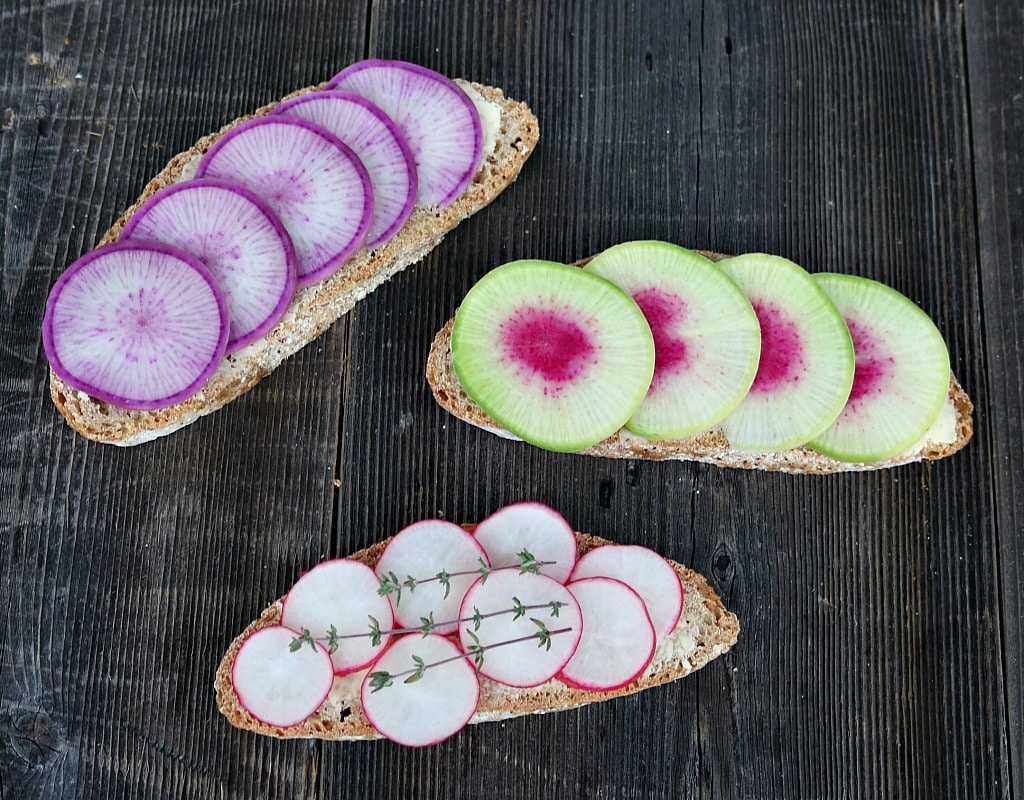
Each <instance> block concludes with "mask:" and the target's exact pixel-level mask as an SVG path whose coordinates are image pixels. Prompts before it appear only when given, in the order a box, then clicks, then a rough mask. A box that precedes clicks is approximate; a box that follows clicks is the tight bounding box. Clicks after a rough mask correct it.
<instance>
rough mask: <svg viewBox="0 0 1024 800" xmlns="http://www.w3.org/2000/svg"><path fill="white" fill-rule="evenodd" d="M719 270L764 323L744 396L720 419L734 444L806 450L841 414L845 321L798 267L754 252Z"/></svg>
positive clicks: (848, 349) (846, 386)
mask: <svg viewBox="0 0 1024 800" xmlns="http://www.w3.org/2000/svg"><path fill="white" fill-rule="evenodd" d="M718 266H719V268H720V269H721V270H722V271H723V272H725V274H726V275H728V276H729V277H730V278H732V279H733V280H734V281H735V282H736V283H737V285H739V287H740V289H742V290H743V292H744V293H745V294H746V295H747V298H748V299H749V300H750V304H751V305H752V306H753V307H754V311H755V312H756V314H757V318H758V320H759V322H760V323H761V358H760V362H759V364H758V367H757V375H756V376H755V378H754V383H753V384H752V385H751V387H750V391H749V392H748V393H747V396H746V397H744V398H743V400H742V402H740V404H739V405H738V406H737V407H736V409H735V410H734V411H733V412H732V413H731V414H730V415H729V416H727V417H726V418H725V419H724V420H722V429H723V430H724V431H725V435H726V436H727V437H728V438H729V444H730V445H731V446H732V447H733V448H735V449H736V450H741V451H745V452H757V453H765V452H776V451H779V450H788V449H789V448H791V447H796V446H798V445H801V444H804V443H806V442H808V441H810V440H811V439H813V438H814V437H815V436H818V435H819V434H820V433H821V432H822V431H824V430H825V429H826V428H827V427H828V426H829V425H831V424H832V422H833V421H834V420H835V418H836V417H838V416H839V412H840V411H842V410H843V405H844V404H845V403H846V398H847V397H849V396H850V387H851V386H852V385H853V368H854V359H853V342H852V341H851V339H850V332H849V330H848V329H847V327H846V323H845V322H844V321H843V316H842V314H840V313H839V310H838V309H837V308H836V307H835V305H834V304H833V303H832V301H831V300H829V298H828V295H826V294H825V292H824V291H823V290H822V289H821V287H820V286H818V284H817V283H816V282H815V281H814V279H813V278H811V276H810V275H808V274H807V273H806V272H805V271H804V270H803V269H802V268H801V267H799V266H797V265H796V264H794V263H793V262H792V261H788V260H786V259H785V258H780V257H779V256H770V255H765V254H763V253H750V254H748V255H744V256H737V257H736V258H729V259H726V260H724V261H720V262H719V264H718Z"/></svg>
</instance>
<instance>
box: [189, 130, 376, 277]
mask: <svg viewBox="0 0 1024 800" xmlns="http://www.w3.org/2000/svg"><path fill="white" fill-rule="evenodd" d="M196 177H197V178H204V177H206V178H221V179H223V180H228V181H232V182H234V183H240V184H242V185H243V186H245V187H246V188H247V189H250V190H251V191H253V192H255V193H256V194H258V195H259V196H260V197H262V198H263V199H264V200H265V201H266V202H267V205H269V206H270V208H272V209H273V210H274V213H276V214H277V216H278V217H280V218H281V222H283V223H284V227H285V229H286V230H287V231H288V234H289V235H290V236H291V237H292V244H293V245H294V246H295V255H296V258H297V261H298V285H299V286H309V285H311V284H314V283H316V282H317V281H320V280H322V279H324V278H326V277H328V276H329V275H331V274H333V273H334V272H335V271H336V270H337V269H338V267H340V266H341V265H342V263H343V262H344V261H345V259H347V258H348V257H349V256H350V255H351V254H352V253H354V252H355V251H356V249H358V248H359V247H360V245H362V244H363V242H364V241H365V239H366V232H367V231H368V230H369V228H370V220H371V219H372V218H373V190H372V188H371V185H370V176H369V175H367V173H366V168H365V167H364V166H363V165H362V163H361V162H360V161H359V159H358V158H357V157H356V155H355V153H353V152H352V150H351V149H350V148H348V147H347V146H346V145H344V144H343V143H342V142H341V141H340V140H339V139H338V137H337V136H334V135H333V134H331V133H328V132H327V131H325V130H324V129H323V128H320V127H318V126H316V125H313V124H312V123H310V122H306V121H305V120H300V119H290V118H288V117H280V116H268V117H259V118H257V119H251V120H249V121H248V122H244V123H242V124H241V125H239V126H238V127H236V128H232V129H231V130H230V131H228V132H227V133H225V134H224V135H223V136H221V137H220V138H219V139H218V140H217V141H216V142H215V143H214V145H213V147H211V148H210V150H209V151H208V152H207V153H206V155H205V156H203V159H202V161H200V162H199V167H198V168H197V170H196Z"/></svg>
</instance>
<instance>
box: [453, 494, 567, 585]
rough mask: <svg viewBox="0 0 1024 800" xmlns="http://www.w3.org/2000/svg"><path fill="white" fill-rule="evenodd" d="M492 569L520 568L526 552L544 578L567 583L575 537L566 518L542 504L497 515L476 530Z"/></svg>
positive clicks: (515, 507)
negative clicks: (539, 565)
mask: <svg viewBox="0 0 1024 800" xmlns="http://www.w3.org/2000/svg"><path fill="white" fill-rule="evenodd" d="M473 535H474V536H475V537H476V540H477V541H478V542H480V544H481V545H482V546H483V548H484V550H486V551H487V558H488V560H489V561H490V562H491V567H493V568H494V569H499V568H501V567H514V566H519V564H520V563H521V562H520V557H519V554H520V553H521V552H523V551H524V550H525V551H527V552H528V553H529V554H530V555H532V556H533V557H534V558H535V559H536V560H537V561H542V562H549V563H545V564H543V565H542V566H541V568H540V571H541V573H542V574H544V575H547V576H548V577H549V578H554V579H555V580H556V581H558V582H559V583H565V581H566V580H567V579H568V577H569V573H571V572H572V568H573V565H574V564H575V563H576V534H575V532H573V529H572V526H570V525H569V523H568V522H566V521H565V517H563V516H562V515H561V514H559V513H558V512H557V511H555V510H554V509H553V508H549V507H548V506H546V505H544V504H543V503H532V502H526V503H514V504H513V505H510V506H505V507H504V508H502V509H499V510H498V511H495V512H494V513H493V514H491V516H489V517H487V519H485V520H484V521H483V522H481V523H480V524H479V525H477V526H476V528H474V529H473Z"/></svg>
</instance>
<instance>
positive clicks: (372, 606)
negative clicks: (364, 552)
mask: <svg viewBox="0 0 1024 800" xmlns="http://www.w3.org/2000/svg"><path fill="white" fill-rule="evenodd" d="M379 585H380V582H379V581H378V580H377V576H376V575H374V573H373V570H372V569H370V568H369V567H368V566H366V565H365V564H363V563H361V562H359V561H353V560H352V559H349V558H336V559H332V560H331V561H324V562H322V563H320V564H317V565H316V566H315V567H313V569H311V570H309V572H307V573H305V574H304V575H303V576H302V577H301V578H299V580H298V581H296V583H295V585H294V586H292V588H291V589H290V590H289V592H288V594H287V596H286V597H285V599H284V608H283V609H282V610H281V624H282V625H284V626H286V627H288V628H291V629H292V630H296V631H300V632H301V631H303V630H308V631H309V632H310V635H311V636H312V637H314V638H316V639H318V640H321V641H322V637H325V636H327V634H328V631H330V629H331V628H332V627H333V628H334V629H335V631H336V632H337V634H338V635H339V637H340V638H339V639H338V648H337V649H336V650H335V651H334V652H333V653H331V662H332V663H333V665H334V671H335V672H336V673H337V674H338V675H345V674H347V673H349V672H354V671H356V670H358V669H362V668H363V667H365V666H367V665H368V664H371V663H373V661H374V660H375V659H376V658H377V657H378V656H379V655H380V654H381V653H383V652H384V648H386V647H387V645H388V642H389V641H390V639H391V637H390V636H389V635H383V636H381V638H380V641H379V642H377V643H376V644H375V643H374V640H373V638H372V637H370V636H366V635H362V636H357V637H352V636H351V635H352V634H368V633H369V632H370V629H371V628H370V626H371V624H373V620H376V621H377V624H378V625H379V629H380V630H382V631H386V630H391V628H392V626H393V624H394V615H393V612H392V610H391V602H390V601H389V600H388V599H387V598H386V597H381V596H380V595H378V594H377V587H378V586H379Z"/></svg>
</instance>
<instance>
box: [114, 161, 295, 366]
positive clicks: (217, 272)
mask: <svg viewBox="0 0 1024 800" xmlns="http://www.w3.org/2000/svg"><path fill="white" fill-rule="evenodd" d="M132 238H134V239H148V240H150V241H155V242H163V243H164V244H169V245H173V246H174V247H179V248H181V249H182V250H184V251H185V252H186V253H190V254H192V255H194V256H195V257H196V258H198V259H199V260H200V261H202V262H203V264H205V265H206V266H207V268H208V269H209V270H210V272H212V273H213V276H214V278H216V279H217V284H218V285H219V286H220V288H221V289H222V290H223V291H224V298H225V301H226V302H227V308H228V319H229V320H230V333H229V335H228V345H227V352H229V353H231V352H233V351H235V350H237V349H238V348H240V347H243V346H245V345H247V344H248V343H249V342H251V341H253V340H254V339H258V338H259V337H260V336H262V335H263V334H265V333H266V332H267V331H269V330H270V329H271V328H272V327H274V325H276V324H277V322H278V320H280V319H281V317H282V316H283V315H284V311H285V309H286V308H287V307H288V303H289V302H291V299H292V296H293V295H294V294H295V276H296V264H295V250H294V248H293V247H292V240H291V237H290V236H288V232H287V231H286V230H285V229H284V225H282V224H281V221H280V220H279V219H278V218H277V215H276V214H274V212H273V211H271V210H270V208H269V207H268V206H267V204H266V203H264V202H263V200H261V199H260V198H259V196H257V195H255V194H253V193H252V192H250V191H249V190H248V189H246V188H245V187H244V186H238V185H236V184H232V183H227V182H226V181H216V180H212V179H200V180H193V181H184V182H182V183H178V184H175V185H173V186H168V187H167V188H166V189H162V190H161V191H159V192H157V193H156V194H155V195H153V197H151V198H150V199H149V200H147V201H146V202H145V203H143V204H142V206H141V207H140V208H139V210H138V211H136V212H135V214H133V215H132V217H131V219H129V220H128V223H127V224H126V225H125V226H124V230H123V231H122V232H121V239H122V240H124V239H132Z"/></svg>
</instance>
